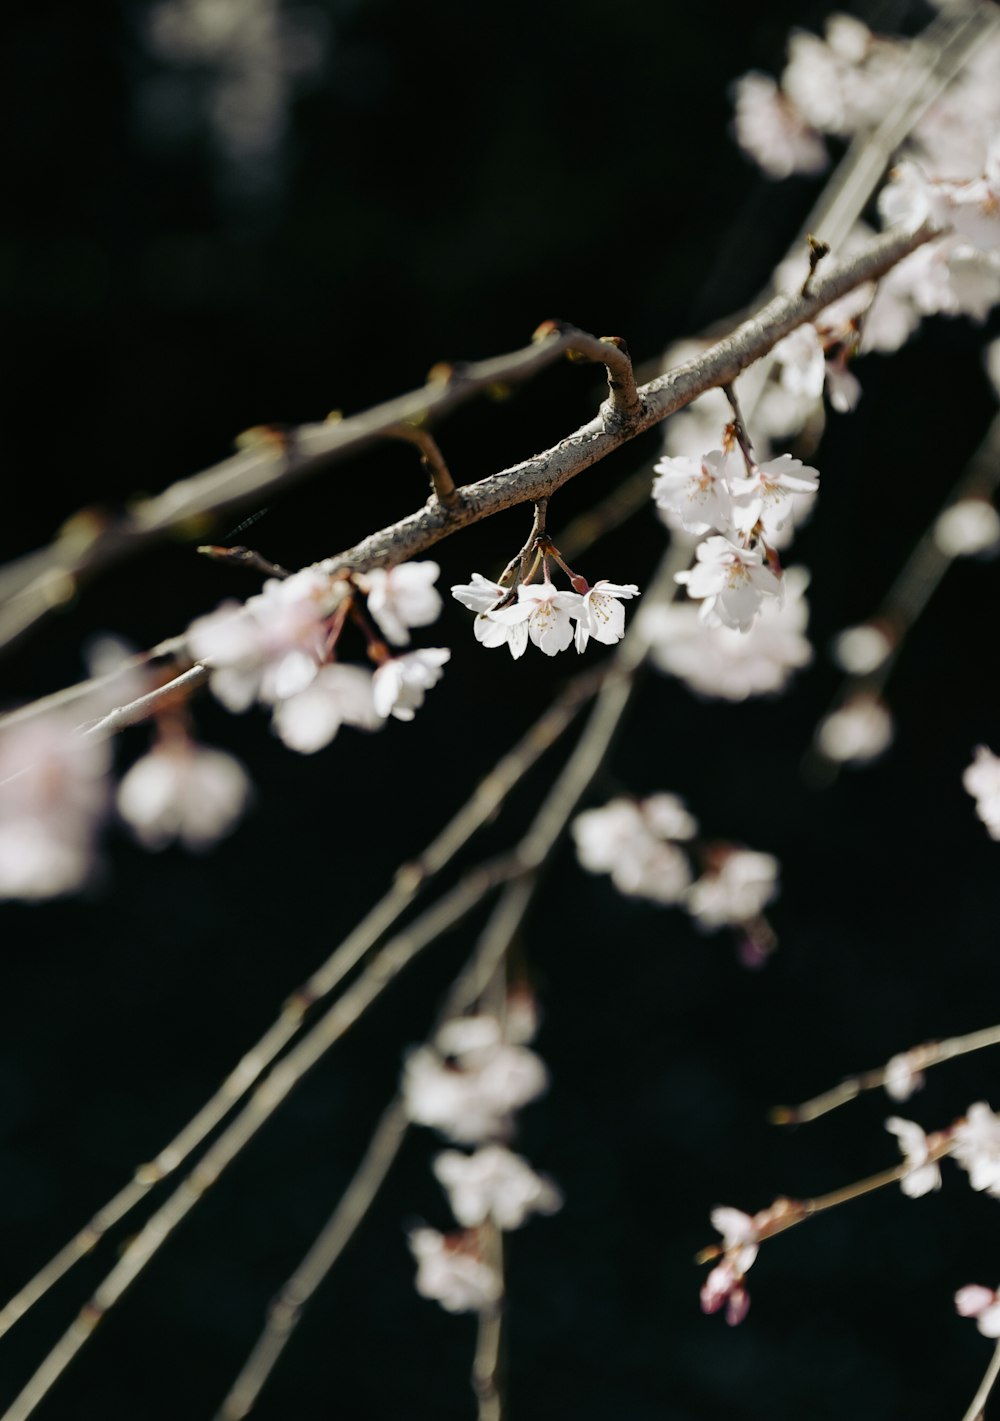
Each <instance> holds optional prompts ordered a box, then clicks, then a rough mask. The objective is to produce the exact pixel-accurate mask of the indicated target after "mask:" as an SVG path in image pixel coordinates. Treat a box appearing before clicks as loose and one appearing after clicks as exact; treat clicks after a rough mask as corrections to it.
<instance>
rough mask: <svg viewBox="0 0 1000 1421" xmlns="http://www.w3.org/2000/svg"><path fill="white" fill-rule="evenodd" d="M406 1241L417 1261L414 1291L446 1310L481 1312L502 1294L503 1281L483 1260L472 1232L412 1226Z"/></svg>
mask: <svg viewBox="0 0 1000 1421" xmlns="http://www.w3.org/2000/svg"><path fill="white" fill-rule="evenodd" d="M409 1244H410V1251H411V1253H412V1254H413V1256H414V1258H415V1259H416V1260H417V1277H416V1289H417V1292H418V1293H419V1294H420V1296H421V1297H422V1298H431V1299H433V1301H435V1302H438V1303H440V1304H441V1306H442V1307H443V1308H444V1309H445V1310H446V1311H447V1312H481V1311H482V1310H483V1308H487V1307H490V1306H491V1305H492V1304H493V1303H495V1302H498V1301H499V1299H500V1297H501V1296H502V1294H503V1284H502V1283H501V1281H500V1279H499V1277H498V1276H497V1274H496V1272H495V1271H494V1270H493V1269H492V1268H491V1267H490V1266H489V1264H488V1263H484V1262H483V1260H482V1258H481V1256H480V1253H479V1242H478V1239H477V1237H476V1235H475V1234H474V1233H454V1234H441V1233H438V1231H437V1229H427V1228H423V1229H412V1230H411V1231H410V1234H409Z"/></svg>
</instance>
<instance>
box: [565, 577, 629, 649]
mask: <svg viewBox="0 0 1000 1421" xmlns="http://www.w3.org/2000/svg"><path fill="white" fill-rule="evenodd" d="M638 595H639V589H638V587H636V585H635V583H634V582H628V583H620V582H608V581H607V580H606V579H604V578H602V579H601V580H600V581H599V582H596V583H595V584H594V586H593V587H590V588H588V590H587V591H586V592H585V593H584V594H583V603H582V605H581V606H580V607H579V608H578V609H577V611H575V612H574V613H573V614H572V615H573V616H574V617H575V618H576V649H577V651H583V650H584V648H585V647H586V645H587V640H588V638H589V637H593V638H594V640H595V641H599V642H603V644H604V645H605V646H613V645H614V643H615V642H617V641H621V639H622V637H623V636H624V635H625V608H624V607H623V606H622V603H621V601H620V600H619V599H623V600H625V601H629V600H630V599H631V598H632V597H638Z"/></svg>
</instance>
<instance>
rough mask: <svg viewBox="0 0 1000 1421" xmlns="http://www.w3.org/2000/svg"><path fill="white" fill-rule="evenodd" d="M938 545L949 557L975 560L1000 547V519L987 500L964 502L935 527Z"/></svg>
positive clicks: (967, 499) (948, 510)
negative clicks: (999, 545)
mask: <svg viewBox="0 0 1000 1421" xmlns="http://www.w3.org/2000/svg"><path fill="white" fill-rule="evenodd" d="M934 541H935V543H937V545H938V547H939V548H940V550H941V551H942V552H943V553H944V554H945V556H946V557H950V558H959V557H972V556H974V555H975V554H976V553H985V552H991V551H994V550H995V549H996V547H997V544H998V543H1000V515H998V514H997V511H996V509H995V508H994V507H993V505H992V503H987V502H986V500H985V499H984V498H963V499H960V500H959V501H958V502H957V503H953V504H952V505H951V507H950V508H946V509H945V510H944V512H943V513H942V514H941V515H940V516H939V517H938V519H937V521H936V522H935V524H934Z"/></svg>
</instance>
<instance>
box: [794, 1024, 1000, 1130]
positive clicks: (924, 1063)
mask: <svg viewBox="0 0 1000 1421" xmlns="http://www.w3.org/2000/svg"><path fill="white" fill-rule="evenodd" d="M987 1046H1000V1026H988V1027H984V1028H983V1030H981V1031H972V1032H969V1033H968V1035H966V1036H950V1037H949V1038H948V1039H947V1040H946V1041H926V1042H924V1044H923V1045H922V1046H914V1047H911V1049H910V1050H909V1051H904V1052H902V1055H903V1056H904V1057H905V1058H906V1063H907V1065H908V1067H909V1069H910V1071H911V1072H912V1073H913V1074H914V1075H916V1074H917V1073H919V1072H922V1071H926V1070H928V1069H929V1068H930V1067H931V1066H940V1065H941V1063H942V1062H943V1061H953V1060H954V1059H955V1057H956V1056H967V1055H968V1054H969V1053H970V1052H971V1051H982V1050H983V1049H984V1048H985V1047H987ZM889 1074H890V1071H889V1067H888V1066H887V1065H886V1066H880V1067H879V1068H878V1069H877V1070H874V1071H862V1072H861V1073H860V1074H859V1075H856V1076H848V1077H847V1078H846V1079H845V1080H842V1081H841V1082H840V1084H839V1085H835V1086H833V1087H832V1088H831V1089H830V1090H825V1091H823V1093H822V1094H821V1095H817V1096H814V1097H813V1099H812V1100H807V1101H804V1102H803V1104H802V1105H777V1106H775V1108H774V1109H773V1110H772V1111H771V1114H770V1118H771V1120H772V1121H773V1123H774V1124H775V1125H805V1124H808V1123H809V1122H810V1121H812V1120H818V1119H819V1118H820V1116H821V1115H827V1114H829V1112H830V1111H831V1110H836V1109H837V1108H838V1106H841V1105H846V1104H847V1103H848V1101H851V1100H856V1099H857V1098H858V1096H859V1095H860V1094H861V1093H862V1091H866V1090H877V1089H878V1088H879V1087H880V1086H884V1085H885V1083H886V1081H887V1079H888V1078H889Z"/></svg>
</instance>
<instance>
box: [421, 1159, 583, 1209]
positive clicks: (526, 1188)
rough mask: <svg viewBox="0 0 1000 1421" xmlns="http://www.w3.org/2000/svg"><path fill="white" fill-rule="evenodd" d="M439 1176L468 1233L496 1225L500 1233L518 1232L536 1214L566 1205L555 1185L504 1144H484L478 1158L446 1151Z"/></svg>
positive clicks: (439, 1164) (436, 1167) (437, 1169)
mask: <svg viewBox="0 0 1000 1421" xmlns="http://www.w3.org/2000/svg"><path fill="white" fill-rule="evenodd" d="M434 1173H435V1174H436V1176H437V1178H438V1179H439V1180H440V1182H441V1184H443V1185H444V1187H445V1189H446V1190H447V1191H448V1200H449V1202H450V1204H451V1210H452V1213H453V1214H454V1215H455V1218H456V1219H457V1220H458V1222H459V1223H460V1224H462V1225H463V1226H464V1227H465V1228H473V1227H475V1226H476V1225H478V1224H483V1223H486V1221H487V1220H492V1222H493V1223H494V1224H496V1226H497V1228H499V1229H517V1228H520V1227H521V1225H522V1224H523V1223H524V1222H525V1220H526V1219H528V1218H529V1217H530V1216H531V1215H532V1214H554V1213H555V1212H556V1210H557V1209H558V1208H559V1207H560V1206H561V1204H562V1195H561V1194H560V1193H559V1190H558V1189H557V1188H556V1187H555V1185H554V1184H553V1183H552V1181H551V1180H549V1179H546V1178H545V1177H544V1176H542V1175H538V1174H536V1173H535V1171H534V1170H533V1169H532V1168H531V1166H530V1165H529V1164H528V1162H527V1160H525V1159H522V1158H521V1156H520V1155H516V1154H514V1153H512V1151H510V1150H508V1149H506V1148H505V1147H504V1146H503V1145H484V1146H483V1147H482V1148H481V1149H478V1150H477V1151H476V1152H475V1154H473V1155H463V1154H461V1153H460V1152H459V1151H458V1150H445V1151H443V1153H442V1154H439V1155H438V1156H437V1158H436V1159H435V1161H434Z"/></svg>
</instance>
